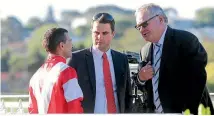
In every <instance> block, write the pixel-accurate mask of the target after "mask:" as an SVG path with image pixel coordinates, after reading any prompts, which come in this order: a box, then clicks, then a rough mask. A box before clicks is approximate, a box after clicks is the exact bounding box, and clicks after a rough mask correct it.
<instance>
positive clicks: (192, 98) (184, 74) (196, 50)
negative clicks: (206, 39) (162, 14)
mask: <svg viewBox="0 0 214 116" xmlns="http://www.w3.org/2000/svg"><path fill="white" fill-rule="evenodd" d="M152 52H153V44H152V43H147V44H146V45H145V46H144V47H143V48H142V49H141V58H142V62H143V65H145V64H146V63H147V62H148V61H151V62H152V63H153V55H152V54H153V53H152ZM206 64H207V53H206V51H205V49H204V48H203V46H202V45H201V43H200V42H199V41H198V39H197V37H195V36H194V35H193V34H191V33H189V32H187V31H182V30H176V29H172V28H170V27H168V29H167V31H166V34H165V39H164V44H163V49H162V57H161V64H160V72H159V85H158V92H159V98H160V101H161V104H162V107H163V110H164V113H181V112H182V111H184V110H185V109H190V111H191V113H193V114H197V112H198V106H199V103H200V100H201V98H202V93H203V90H204V88H205V85H206V78H207V75H206V70H205V66H206ZM145 87H146V89H147V92H148V101H149V104H148V107H149V108H150V109H153V110H154V103H153V90H152V80H148V81H147V82H146V83H145Z"/></svg>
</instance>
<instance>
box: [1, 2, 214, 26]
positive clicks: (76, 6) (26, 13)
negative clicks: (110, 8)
mask: <svg viewBox="0 0 214 116" xmlns="http://www.w3.org/2000/svg"><path fill="white" fill-rule="evenodd" d="M145 3H155V4H158V5H160V6H161V7H163V8H168V7H173V8H175V9H176V10H177V11H178V14H179V16H180V17H183V18H190V19H191V18H194V15H195V11H196V10H197V9H199V8H202V7H213V8H214V2H213V0H176V1H175V0H3V1H1V3H0V16H1V18H5V17H7V16H8V15H14V16H17V17H18V18H19V19H20V20H21V21H22V22H23V23H25V22H26V21H27V20H28V18H29V17H32V16H37V17H40V18H44V16H45V13H46V10H47V6H48V5H52V6H53V8H54V11H55V16H56V17H57V19H59V18H60V12H61V11H62V10H68V9H72V10H78V11H81V12H84V11H85V10H86V9H87V8H89V7H92V6H97V5H101V4H114V5H117V6H120V7H122V8H128V9H133V10H134V9H136V8H137V7H139V6H141V5H142V4H145Z"/></svg>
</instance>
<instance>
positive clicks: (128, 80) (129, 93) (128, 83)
mask: <svg viewBox="0 0 214 116" xmlns="http://www.w3.org/2000/svg"><path fill="white" fill-rule="evenodd" d="M125 65H126V74H125V77H126V96H125V102H126V106H125V112H127V113H128V112H130V111H131V103H132V89H131V78H130V69H129V63H128V58H127V56H125Z"/></svg>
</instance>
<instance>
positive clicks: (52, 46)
mask: <svg viewBox="0 0 214 116" xmlns="http://www.w3.org/2000/svg"><path fill="white" fill-rule="evenodd" d="M65 33H68V31H67V30H66V29H63V28H52V29H49V30H48V31H47V32H46V33H45V35H44V39H43V42H42V46H43V47H44V48H45V50H46V51H47V52H50V53H55V52H56V48H57V46H58V45H59V43H60V42H64V43H65V42H66V37H65Z"/></svg>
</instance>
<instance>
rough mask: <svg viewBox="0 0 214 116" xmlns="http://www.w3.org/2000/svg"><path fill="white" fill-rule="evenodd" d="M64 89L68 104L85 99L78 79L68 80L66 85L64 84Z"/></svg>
mask: <svg viewBox="0 0 214 116" xmlns="http://www.w3.org/2000/svg"><path fill="white" fill-rule="evenodd" d="M63 89H64V96H65V99H66V101H67V102H70V101H72V100H75V99H77V98H80V97H83V93H82V90H81V88H80V86H79V84H78V81H77V78H73V79H70V80H68V81H67V82H66V83H65V84H63Z"/></svg>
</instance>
